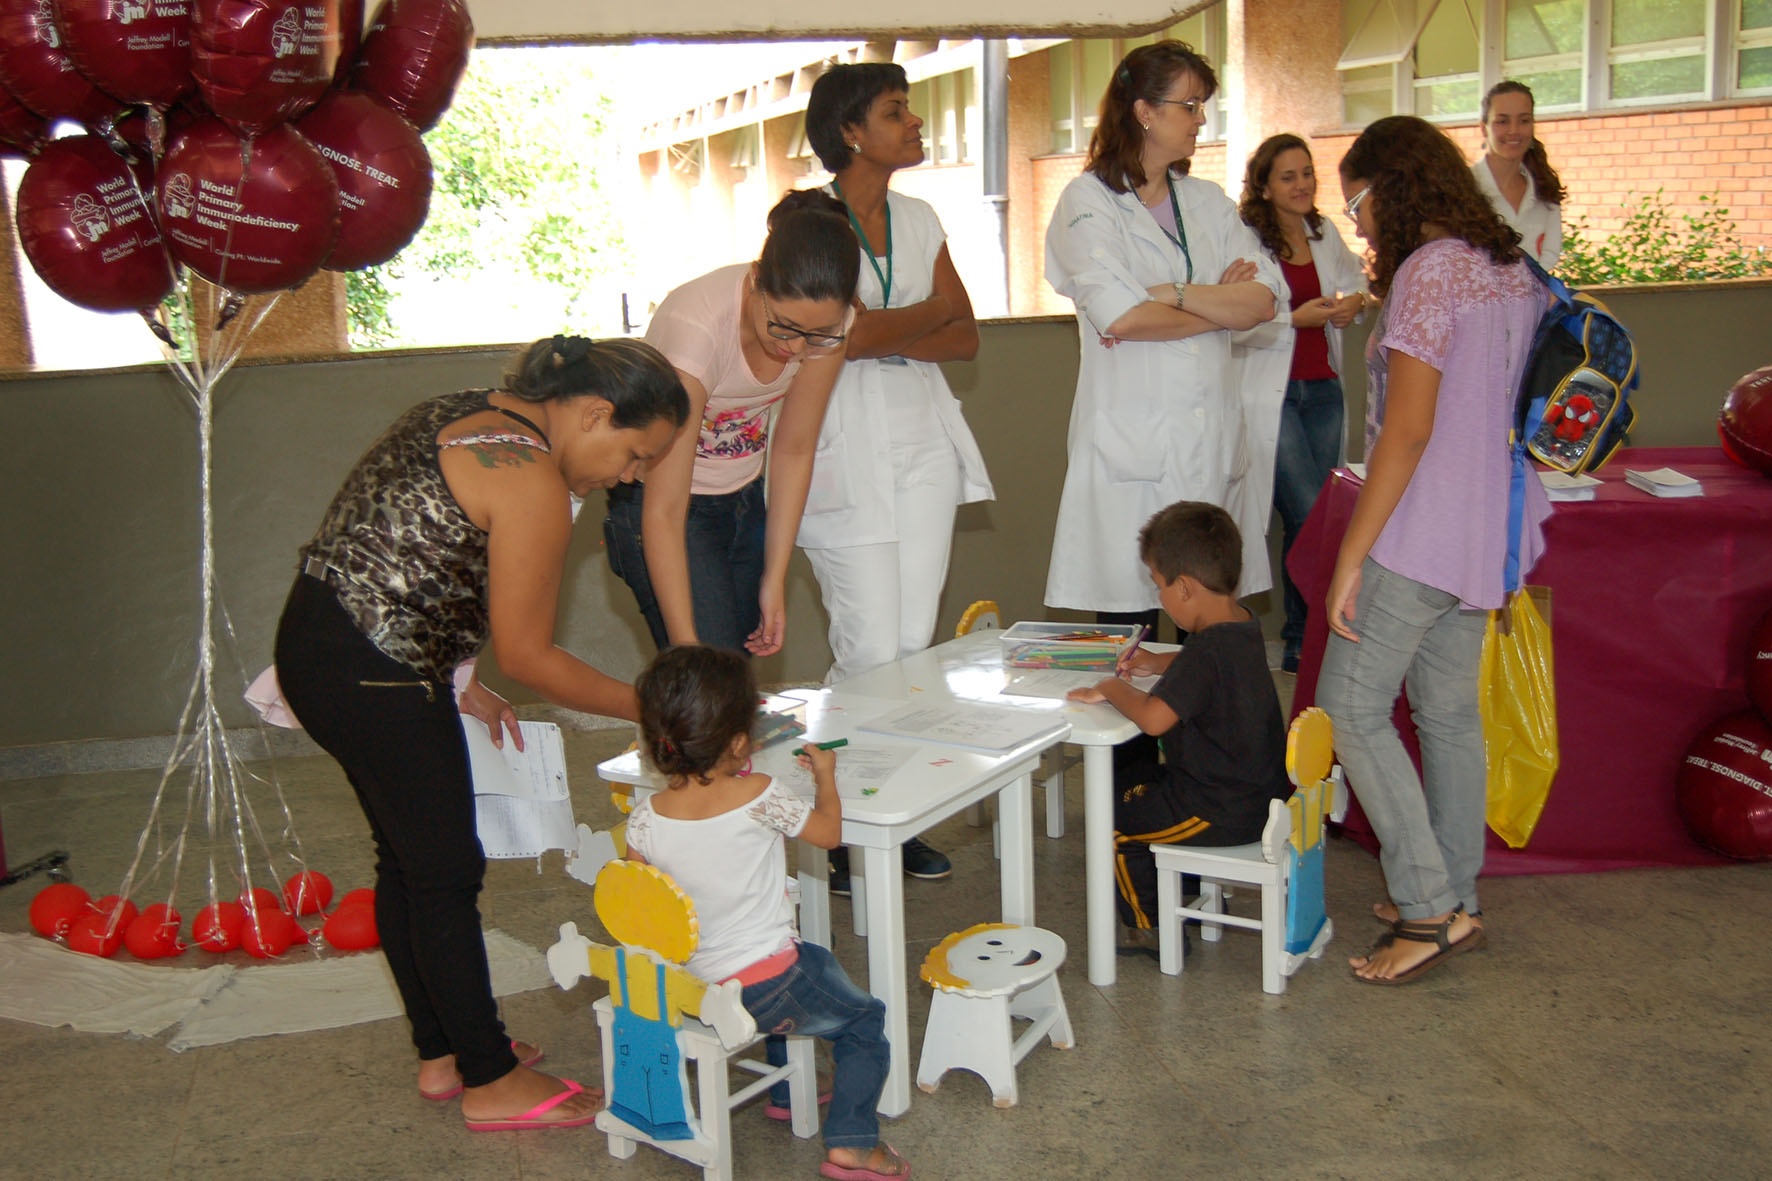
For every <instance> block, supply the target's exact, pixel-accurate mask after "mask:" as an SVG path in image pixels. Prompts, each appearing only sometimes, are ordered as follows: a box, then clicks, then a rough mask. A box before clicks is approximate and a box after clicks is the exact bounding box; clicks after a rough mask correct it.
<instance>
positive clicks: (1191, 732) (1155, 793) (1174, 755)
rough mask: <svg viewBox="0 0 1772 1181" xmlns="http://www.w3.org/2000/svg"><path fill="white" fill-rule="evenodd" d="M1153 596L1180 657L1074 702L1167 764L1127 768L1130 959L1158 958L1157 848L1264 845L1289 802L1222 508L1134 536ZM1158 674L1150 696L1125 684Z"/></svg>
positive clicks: (1121, 865) (1281, 732)
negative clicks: (1113, 717)
mask: <svg viewBox="0 0 1772 1181" xmlns="http://www.w3.org/2000/svg"><path fill="white" fill-rule="evenodd" d="M1138 556H1139V558H1140V559H1142V560H1143V562H1144V564H1145V566H1146V567H1147V568H1148V569H1149V570H1150V576H1151V581H1152V582H1153V583H1155V584H1156V587H1157V598H1158V601H1159V602H1160V603H1161V604H1162V606H1163V610H1164V611H1165V612H1167V613H1168V615H1169V618H1170V619H1173V620H1174V621H1175V625H1176V627H1178V628H1180V629H1181V630H1182V631H1183V632H1185V633H1187V642H1186V643H1185V644H1184V645H1183V646H1182V648H1181V650H1180V651H1179V652H1173V653H1171V652H1164V653H1155V652H1147V651H1144V650H1142V649H1141V650H1139V651H1137V652H1135V653H1134V654H1133V656H1132V658H1131V659H1130V660H1128V661H1127V662H1126V663H1125V664H1124V665H1123V666H1122V667H1121V668H1120V670H1119V675H1117V676H1114V677H1110V678H1108V679H1106V680H1104V681H1102V682H1100V683H1099V684H1097V685H1096V686H1095V687H1094V688H1092V689H1077V690H1073V691H1072V692H1071V695H1070V696H1071V698H1072V699H1073V700H1076V701H1106V702H1107V703H1109V704H1110V705H1112V706H1113V707H1114V708H1115V709H1117V710H1119V711H1120V712H1121V713H1123V714H1125V715H1126V717H1127V718H1129V719H1131V720H1132V721H1134V722H1136V723H1137V724H1138V728H1139V729H1141V730H1143V731H1144V732H1145V733H1146V734H1156V735H1161V736H1162V749H1163V762H1162V764H1161V765H1157V764H1154V763H1148V764H1144V765H1143V766H1134V767H1131V768H1128V771H1129V772H1130V774H1128V775H1127V776H1125V777H1124V779H1123V780H1122V781H1121V782H1123V783H1124V784H1126V786H1124V787H1122V786H1121V782H1117V783H1116V785H1115V787H1116V798H1115V800H1114V858H1115V873H1114V876H1115V880H1116V882H1117V883H1118V885H1119V888H1120V899H1119V909H1120V921H1121V922H1122V923H1123V924H1124V925H1125V926H1126V928H1127V930H1126V931H1125V932H1124V934H1123V936H1122V939H1121V950H1122V951H1123V952H1132V951H1147V952H1149V953H1150V954H1152V955H1155V954H1156V953H1157V940H1156V932H1155V931H1154V930H1153V929H1152V927H1151V915H1152V913H1153V912H1154V911H1155V910H1156V904H1157V870H1156V863H1155V861H1154V860H1153V859H1152V857H1151V851H1150V846H1151V845H1154V844H1156V845H1181V844H1187V845H1242V844H1247V843H1248V842H1250V841H1256V840H1260V839H1261V830H1262V827H1263V826H1264V825H1265V824H1266V823H1267V813H1268V802H1269V801H1270V800H1277V799H1278V800H1283V799H1285V798H1286V797H1287V796H1289V795H1291V794H1292V784H1291V783H1290V782H1289V781H1288V780H1287V778H1286V727H1285V723H1284V721H1283V720H1282V719H1281V717H1280V698H1279V695H1278V694H1276V693H1275V692H1274V681H1273V677H1272V676H1271V675H1270V674H1269V673H1268V667H1267V645H1266V642H1265V641H1264V640H1263V639H1262V635H1261V624H1260V622H1259V621H1258V620H1257V619H1256V618H1255V616H1254V615H1252V614H1251V613H1250V612H1249V610H1248V609H1247V608H1245V607H1243V606H1242V605H1241V604H1240V603H1238V602H1237V599H1236V587H1237V580H1238V578H1240V577H1241V576H1242V572H1243V571H1242V567H1243V540H1242V537H1241V536H1240V535H1239V534H1238V532H1237V526H1236V523H1235V522H1234V521H1232V520H1231V518H1230V514H1229V513H1226V512H1225V511H1224V510H1223V509H1221V508H1219V507H1218V506H1217V505H1213V504H1204V503H1200V502H1197V501H1185V500H1184V501H1181V502H1180V503H1177V504H1172V505H1170V506H1169V507H1168V508H1166V509H1163V510H1162V511H1161V512H1159V513H1157V515H1156V516H1154V517H1152V518H1151V519H1150V520H1149V521H1148V522H1146V523H1145V526H1144V528H1143V529H1141V530H1140V531H1139V534H1138ZM1151 674H1161V675H1160V677H1159V678H1158V680H1157V683H1156V684H1155V685H1153V686H1152V687H1151V691H1150V692H1149V693H1145V692H1142V691H1141V690H1139V689H1137V688H1135V687H1133V686H1132V685H1131V684H1129V683H1128V682H1127V681H1125V680H1123V679H1121V678H1123V677H1128V676H1133V675H1145V676H1149V675H1151Z"/></svg>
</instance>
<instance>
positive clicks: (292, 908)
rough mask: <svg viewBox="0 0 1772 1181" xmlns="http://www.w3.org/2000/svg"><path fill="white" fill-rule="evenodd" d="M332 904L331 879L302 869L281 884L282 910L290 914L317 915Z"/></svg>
mask: <svg viewBox="0 0 1772 1181" xmlns="http://www.w3.org/2000/svg"><path fill="white" fill-rule="evenodd" d="M331 904H332V879H331V878H329V877H327V876H326V875H325V874H323V873H315V872H314V871H313V870H311V869H304V870H302V871H301V872H300V873H298V874H295V875H294V876H292V877H291V878H290V879H289V880H288V881H287V882H284V883H283V909H284V910H286V911H288V912H289V913H290V914H319V913H320V912H321V911H323V910H325V909H326V908H327V907H328V906H330V905H331Z"/></svg>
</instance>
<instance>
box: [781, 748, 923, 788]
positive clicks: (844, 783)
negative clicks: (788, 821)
mask: <svg viewBox="0 0 1772 1181" xmlns="http://www.w3.org/2000/svg"><path fill="white" fill-rule="evenodd" d="M917 753H918V751H917V750H916V748H914V747H905V746H858V745H856V744H855V743H850V744H849V745H848V746H845V747H843V748H842V749H841V750H839V751H837V794H838V795H839V796H841V797H843V798H844V799H849V800H858V799H862V798H864V797H866V796H871V795H873V794H874V793H876V792H878V791H879V790H880V788H882V787H884V786H885V784H886V781H887V780H888V779H891V778H892V777H893V776H894V775H896V774H898V770H899V768H900V767H903V766H904V765H905V764H906V763H908V762H910V761H911V759H912V757H913V756H915V755H916V754H917ZM777 778H778V779H780V780H781V784H782V786H783V787H785V788H787V789H788V790H789V791H791V792H793V793H794V794H795V795H797V796H803V797H805V798H806V799H811V798H812V797H813V795H814V793H815V788H814V785H813V782H812V772H811V770H810V769H808V768H807V766H806V765H805V764H804V763H802V762H801V761H800V760H799V759H793V760H791V762H790V763H789V765H788V766H787V767H786V768H785V769H784V770H783V771H782V772H781V774H780V775H779V776H777Z"/></svg>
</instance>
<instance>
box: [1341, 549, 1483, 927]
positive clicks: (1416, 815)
mask: <svg viewBox="0 0 1772 1181" xmlns="http://www.w3.org/2000/svg"><path fill="white" fill-rule="evenodd" d="M1486 620H1487V612H1483V611H1469V610H1460V609H1459V605H1458V596H1457V595H1452V594H1448V593H1447V592H1445V591H1442V590H1436V589H1434V588H1433V587H1431V586H1427V585H1426V584H1424V583H1420V582H1416V581H1415V580H1413V579H1410V578H1405V577H1403V576H1402V575H1401V574H1398V573H1396V572H1394V571H1391V570H1387V569H1385V568H1384V567H1383V566H1380V565H1379V564H1378V563H1376V562H1374V561H1372V559H1370V558H1368V559H1366V563H1365V565H1364V566H1362V567H1361V569H1360V595H1359V600H1358V602H1357V603H1356V604H1355V611H1354V618H1353V620H1352V621H1351V622H1352V625H1353V629H1354V631H1355V632H1356V633H1358V634H1359V636H1360V642H1359V643H1357V644H1356V643H1353V642H1351V641H1349V640H1346V639H1343V638H1342V637H1341V636H1338V635H1335V634H1334V633H1331V634H1330V636H1329V647H1328V649H1327V650H1326V651H1325V652H1324V654H1323V671H1322V674H1321V676H1320V677H1319V679H1318V682H1317V704H1318V705H1320V706H1322V707H1323V709H1324V710H1326V711H1327V712H1328V714H1329V718H1330V720H1331V721H1333V722H1334V723H1335V750H1336V753H1337V754H1338V755H1339V756H1340V758H1341V765H1342V768H1343V769H1344V770H1345V771H1346V772H1347V778H1348V784H1349V786H1351V787H1352V788H1353V791H1354V795H1355V796H1356V797H1358V799H1359V801H1360V807H1361V808H1362V809H1364V811H1365V813H1366V818H1367V819H1368V820H1370V821H1371V822H1372V831H1373V832H1374V833H1375V834H1377V836H1378V840H1379V844H1380V850H1379V864H1380V865H1381V866H1383V868H1384V879H1385V884H1386V885H1387V886H1388V887H1389V889H1390V895H1391V900H1392V901H1393V902H1395V903H1396V904H1397V911H1398V913H1399V914H1401V916H1402V917H1403V918H1406V919H1424V918H1431V917H1433V916H1434V915H1438V914H1444V913H1446V912H1447V911H1449V910H1451V909H1452V908H1453V907H1454V906H1456V905H1458V904H1459V903H1461V902H1462V903H1463V904H1464V908H1465V910H1466V911H1468V912H1470V913H1473V914H1474V913H1476V911H1477V910H1478V905H1477V873H1478V872H1479V871H1480V870H1481V869H1482V868H1483V839H1484V838H1483V825H1484V823H1485V804H1486V795H1487V763H1486V761H1485V757H1484V754H1483V723H1482V716H1481V714H1480V712H1479V710H1478V707H1477V662H1478V660H1479V658H1480V657H1481V656H1482V652H1483V626H1484V623H1485V621H1486ZM1405 686H1406V687H1407V688H1408V691H1409V705H1410V709H1411V711H1412V713H1413V716H1414V718H1415V729H1416V734H1417V736H1418V737H1419V739H1420V742H1421V768H1422V770H1421V774H1420V775H1417V774H1416V771H1415V764H1414V762H1413V761H1411V759H1410V758H1409V752H1408V751H1407V750H1405V749H1404V747H1403V740H1402V738H1401V737H1400V736H1399V735H1398V734H1397V728H1396V725H1395V724H1394V723H1393V721H1392V712H1393V711H1394V709H1395V707H1396V701H1397V691H1398V690H1399V689H1400V688H1403V687H1405Z"/></svg>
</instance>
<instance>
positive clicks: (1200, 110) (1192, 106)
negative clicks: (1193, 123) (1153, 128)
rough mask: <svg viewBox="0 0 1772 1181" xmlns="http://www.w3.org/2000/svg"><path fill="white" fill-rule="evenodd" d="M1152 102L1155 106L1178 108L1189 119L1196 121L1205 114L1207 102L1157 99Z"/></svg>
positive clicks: (1191, 99) (1185, 99)
mask: <svg viewBox="0 0 1772 1181" xmlns="http://www.w3.org/2000/svg"><path fill="white" fill-rule="evenodd" d="M1153 101H1154V103H1155V105H1157V106H1165V105H1167V106H1171V107H1180V108H1181V109H1182V110H1183V111H1185V112H1187V114H1188V117H1189V118H1192V119H1198V118H1200V117H1201V116H1202V115H1203V114H1205V111H1206V103H1207V101H1208V100H1207V99H1203V98H1159V99H1155V100H1153Z"/></svg>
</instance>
